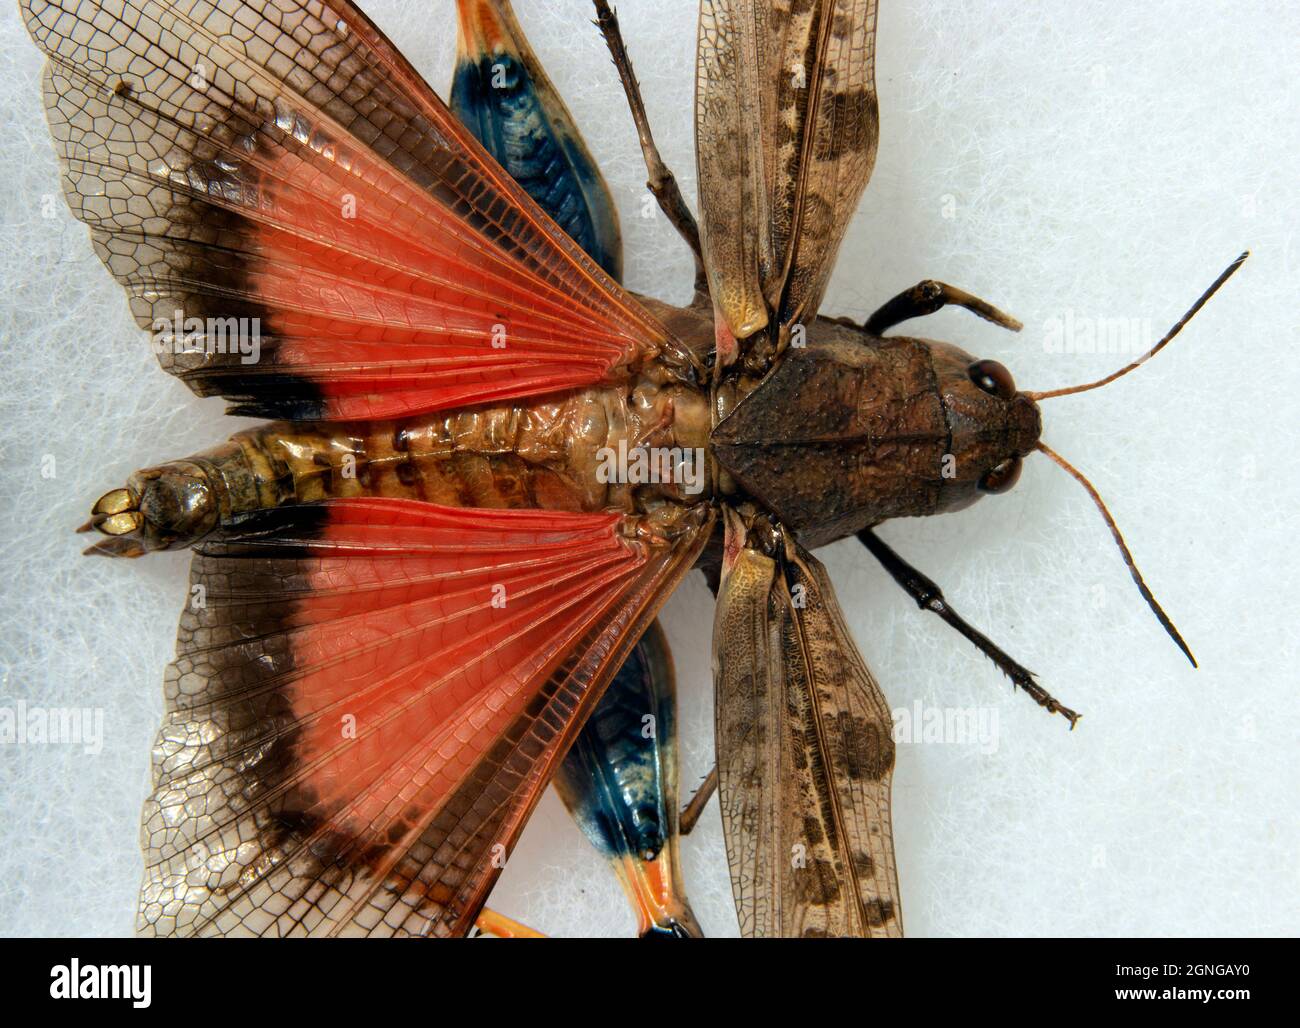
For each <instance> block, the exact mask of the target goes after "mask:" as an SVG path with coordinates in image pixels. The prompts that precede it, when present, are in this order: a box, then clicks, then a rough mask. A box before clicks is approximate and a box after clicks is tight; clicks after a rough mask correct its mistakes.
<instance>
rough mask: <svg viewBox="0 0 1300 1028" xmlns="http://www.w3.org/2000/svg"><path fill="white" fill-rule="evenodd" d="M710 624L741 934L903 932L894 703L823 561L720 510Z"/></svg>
mask: <svg viewBox="0 0 1300 1028" xmlns="http://www.w3.org/2000/svg"><path fill="white" fill-rule="evenodd" d="M727 516H728V523H727V549H726V556H725V558H724V563H723V575H722V585H721V588H720V591H719V593H718V608H717V613H716V619H715V621H714V635H713V645H714V703H715V707H716V718H717V751H718V788H719V795H720V801H721V809H722V824H723V831H724V834H725V836H726V841H727V856H728V859H729V861H730V864H731V881H732V890H733V892H734V894H735V900H736V909H737V912H738V914H739V916H740V927H741V932H742V933H743V934H744V935H746V936H755V937H761V936H783V937H790V936H873V937H874V936H899V935H901V934H902V920H901V916H902V915H901V912H900V907H899V896H898V876H897V871H896V869H895V865H894V851H893V839H892V834H891V829H890V820H889V787H890V777H891V774H892V770H893V765H894V743H893V738H892V734H891V720H890V715H889V710H888V707H887V706H886V704H885V699H884V696H883V695H882V694H881V692H880V688H879V686H877V685H876V682H875V680H874V679H873V678H872V677H871V673H870V672H869V671H868V670H867V668H866V665H865V664H863V662H862V658H861V657H860V656H859V654H858V652H857V648H856V647H855V646H854V644H853V640H852V638H851V637H850V636H849V633H848V629H847V627H846V626H845V624H844V618H843V615H842V614H841V613H840V611H839V607H838V605H837V604H836V602H835V597H834V594H833V592H832V588H831V583H830V580H829V578H828V577H827V576H826V572H825V570H824V569H823V568H822V565H821V564H820V563H819V562H818V561H817V560H816V559H815V558H813V557H812V556H810V555H809V554H808V553H807V552H806V551H805V550H804V549H803V548H802V547H800V546H798V545H797V544H795V543H792V542H787V546H786V550H785V552H784V554H783V555H781V556H779V557H777V558H773V557H769V556H767V555H765V554H764V553H763V552H761V551H760V550H759V549H756V548H753V547H751V546H749V545H747V543H746V540H745V528H744V526H743V525H742V524H740V521H739V518H737V517H736V515H735V514H733V513H731V512H728V515H727Z"/></svg>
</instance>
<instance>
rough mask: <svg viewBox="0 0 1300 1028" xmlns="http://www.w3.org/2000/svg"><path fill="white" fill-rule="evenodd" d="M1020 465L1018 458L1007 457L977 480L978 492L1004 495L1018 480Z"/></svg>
mask: <svg viewBox="0 0 1300 1028" xmlns="http://www.w3.org/2000/svg"><path fill="white" fill-rule="evenodd" d="M1022 463H1023V462H1022V461H1021V459H1020V458H1019V457H1008V458H1007V459H1006V460H1004V461H1003V462H1002V463H1001V464H999V465H998V466H997V467H995V468H994V469H993V470H992V471H989V472H988V473H987V474H985V476H984V477H983V478H981V479H980V480H979V490H980V492H982V493H993V494H995V495H996V494H997V493H1005V492H1006V491H1007V490H1008V489H1010V488H1011V487H1012V486H1013V485H1015V484H1016V483H1017V482H1018V481H1019V480H1020V466H1021V464H1022Z"/></svg>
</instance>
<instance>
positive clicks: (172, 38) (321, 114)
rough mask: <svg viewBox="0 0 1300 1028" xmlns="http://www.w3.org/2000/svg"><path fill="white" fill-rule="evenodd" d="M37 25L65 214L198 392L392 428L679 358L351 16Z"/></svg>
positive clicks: (137, 17) (251, 3) (103, 7)
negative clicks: (438, 412)
mask: <svg viewBox="0 0 1300 1028" xmlns="http://www.w3.org/2000/svg"><path fill="white" fill-rule="evenodd" d="M22 8H23V13H24V15H25V18H26V21H27V26H28V29H29V31H30V32H31V34H32V36H33V38H34V39H35V40H36V42H37V43H38V44H39V45H40V46H41V47H42V48H43V49H44V50H45V51H46V52H47V53H48V54H49V55H50V57H51V63H50V66H49V69H48V73H47V78H46V106H47V108H48V118H49V122H50V129H51V132H52V134H53V136H54V138H55V141H56V145H57V148H58V149H59V151H60V154H61V156H62V157H63V159H64V162H65V176H64V184H65V191H66V193H67V196H68V199H69V202H70V204H71V205H72V209H73V212H74V214H76V216H77V217H78V218H80V219H81V220H82V221H85V222H86V223H87V224H88V225H89V226H90V228H91V234H92V239H93V242H94V246H95V249H96V251H97V252H98V254H99V256H100V257H101V258H102V259H103V261H104V263H105V264H106V265H107V266H108V268H109V270H110V271H111V272H112V273H113V274H114V276H115V277H116V278H117V279H118V280H119V281H120V282H121V283H122V284H123V285H124V286H125V287H126V290H127V292H128V293H129V295H130V300H131V307H132V311H133V313H134V314H135V316H136V319H137V321H138V322H139V323H140V324H141V325H142V326H143V327H146V328H149V329H150V330H151V331H152V332H153V334H154V343H155V348H156V349H157V350H158V352H159V358H160V360H161V362H162V364H163V366H164V367H165V368H166V369H167V370H168V371H170V372H172V373H173V374H176V375H178V376H180V377H181V378H182V379H184V380H185V381H186V382H187V383H188V384H189V385H190V386H191V388H193V389H194V390H195V391H196V392H198V393H199V394H200V395H211V394H220V395H223V396H226V397H227V398H228V399H230V400H232V401H234V408H233V409H234V410H235V411H237V412H239V413H246V414H256V415H264V416H268V417H291V418H372V417H395V416H400V415H403V414H410V413H415V412H420V411H427V410H434V409H442V408H448V407H455V406H460V405H465V404H470V403H480V402H489V401H498V400H502V399H508V398H511V397H516V396H524V395H531V394H536V393H541V392H548V391H554V390H558V389H565V388H572V387H575V386H579V385H585V384H590V383H594V382H597V381H601V380H608V379H610V378H617V377H618V376H619V375H620V374H622V373H624V372H625V371H626V366H627V365H628V364H630V363H635V362H637V361H639V360H642V359H645V358H648V357H651V356H654V355H655V354H656V353H658V352H660V351H661V350H664V349H667V350H669V351H672V352H677V344H676V342H675V341H674V340H671V339H670V338H669V336H668V334H667V333H666V331H665V330H664V329H663V328H662V326H660V325H659V324H658V323H657V322H656V321H655V319H653V318H652V317H651V316H650V315H649V314H647V313H646V312H645V311H644V309H642V308H641V307H640V306H639V305H638V304H637V303H636V302H635V301H634V300H632V299H631V298H630V297H629V296H628V295H627V294H626V293H624V292H623V291H622V290H621V289H620V288H619V287H618V286H617V285H616V284H615V283H614V282H612V281H611V280H610V279H609V277H608V276H607V275H605V274H604V272H602V271H601V269H600V268H599V267H598V266H597V265H596V264H595V263H594V262H593V261H592V260H591V259H590V258H589V257H588V256H587V255H586V254H585V253H583V252H582V250H581V249H580V247H578V246H577V245H576V244H575V243H574V242H573V241H572V240H570V239H569V238H568V237H567V236H566V235H565V234H564V233H563V232H562V231H560V230H559V229H558V228H557V227H556V226H555V224H554V223H553V222H552V221H551V220H550V218H549V217H547V216H546V215H545V214H544V213H543V212H542V211H541V210H540V208H538V207H537V205H536V204H535V203H534V202H533V201H532V200H531V199H530V198H529V197H528V195H527V194H526V193H525V192H524V191H523V190H522V189H521V188H520V187H519V186H518V185H517V184H516V183H515V182H514V181H513V180H511V178H510V177H509V176H508V175H507V174H505V173H504V172H503V171H502V170H501V169H500V168H499V167H498V166H497V165H496V163H495V162H494V161H493V160H492V159H491V158H490V157H489V156H488V155H487V154H486V153H485V152H484V151H483V149H482V147H481V146H479V144H478V143H477V141H476V140H475V139H474V138H473V137H472V135H471V134H470V133H469V132H468V131H466V129H465V128H464V127H463V126H461V125H460V124H459V123H458V122H457V121H456V119H455V118H454V117H453V116H452V115H451V113H450V112H449V111H448V110H447V108H446V107H445V106H444V105H443V104H442V102H441V101H440V100H439V99H438V98H437V97H436V96H435V95H434V94H433V92H432V91H431V90H430V89H429V88H428V86H426V85H425V84H424V82H423V81H422V80H421V79H420V77H419V76H418V75H417V74H416V73H415V72H414V71H413V70H412V68H411V67H410V65H409V64H408V63H407V62H406V61H405V60H404V59H403V58H402V57H401V56H400V55H399V54H398V53H397V51H396V50H395V49H394V48H393V47H392V45H391V44H390V43H388V41H387V40H386V39H385V38H384V37H383V35H382V34H381V33H380V32H379V31H378V30H377V29H376V28H375V27H374V26H373V25H372V24H371V23H370V22H369V21H368V20H367V19H366V18H365V16H364V15H362V14H361V13H360V12H359V11H358V10H357V9H356V8H355V7H354V6H353V5H352V4H350V3H348V2H346V0H247V2H244V0H220V2H218V3H213V2H211V0H179V2H161V0H22ZM250 338H251V340H252V341H251V342H250ZM254 344H255V345H254Z"/></svg>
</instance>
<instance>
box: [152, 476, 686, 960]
mask: <svg viewBox="0 0 1300 1028" xmlns="http://www.w3.org/2000/svg"><path fill="white" fill-rule="evenodd" d="M709 528H710V518H709V516H708V515H707V514H706V512H705V510H704V509H703V508H701V509H699V510H697V511H694V512H683V513H682V514H681V515H680V517H679V519H678V520H677V522H675V523H671V524H659V525H657V526H656V527H655V529H654V530H653V531H650V530H648V529H647V526H646V525H645V524H644V522H643V521H642V520H641V519H637V518H632V517H625V516H622V515H618V514H568V513H557V512H549V511H504V510H503V511H492V510H471V509H458V508H450V507H440V506H437V505H434V504H427V503H419V502H416V501H408V500H393V499H366V500H360V499H358V500H336V501H328V502H325V503H319V504H307V505H303V506H296V507H284V508H279V509H276V510H271V511H266V512H263V513H261V514H258V515H255V516H252V517H249V518H247V519H246V520H245V521H244V522H243V523H242V524H241V525H240V526H239V528H238V529H237V530H233V531H231V532H230V533H228V534H227V535H225V536H224V537H223V538H221V539H219V540H217V541H214V542H209V543H204V544H203V545H202V546H201V547H200V548H199V551H198V552H197V553H196V555H195V558H194V563H193V569H192V574H191V602H190V603H189V605H188V606H187V608H186V610H185V612H184V614H183V616H182V619H181V625H180V630H179V635H178V641H177V657H176V662H175V663H174V664H173V665H172V667H171V668H170V670H169V672H168V675H167V683H166V716H165V719H164V722H163V727H162V730H161V732H160V733H159V736H158V741H157V744H156V746H155V750H154V791H153V794H152V796H151V797H150V799H149V800H148V802H147V803H146V806H145V811H144V823H143V828H142V840H143V843H144V847H145V851H146V873H145V882H144V886H143V890H142V894H141V901H140V918H139V927H140V929H141V931H143V932H146V933H149V934H162V935H173V934H175V935H231V934H251V935H279V936H291V935H306V934H313V935H457V934H464V933H465V932H467V931H468V930H469V928H470V927H471V926H472V925H473V923H474V919H475V917H476V915H477V914H478V912H479V909H480V907H481V906H482V903H483V901H484V899H485V898H486V896H487V893H488V891H489V890H490V888H491V886H492V883H493V882H494V881H495V879H496V876H497V875H498V874H499V872H500V869H501V867H502V866H503V864H504V861H505V858H506V856H507V855H508V853H509V851H510V849H511V847H512V846H513V844H514V841H515V838H516V837H517V835H518V833H519V831H520V830H521V829H522V827H523V824H524V823H525V821H526V819H527V817H528V815H529V813H530V812H531V810H532V808H533V806H534V805H535V803H536V802H537V800H538V798H539V796H540V794H541V792H542V790H543V789H544V787H545V785H546V783H547V781H548V780H549V778H550V775H551V774H552V772H553V771H554V769H555V766H556V764H557V763H558V761H559V760H560V758H561V757H562V756H563V754H564V751H565V749H566V748H567V747H568V746H569V745H570V743H571V742H572V741H573V737H574V735H575V734H576V732H577V731H578V729H579V728H580V726H581V725H582V723H583V721H584V719H585V718H586V717H587V715H588V714H589V712H590V710H591V708H592V706H593V704H595V702H596V701H597V700H598V699H599V697H600V693H601V691H602V690H603V689H604V687H605V685H606V684H607V682H608V681H609V678H610V676H611V675H612V674H613V673H614V671H615V670H616V669H617V668H618V666H619V664H620V662H621V661H622V660H623V659H624V658H625V657H626V656H627V654H628V651H629V650H630V649H631V647H632V646H633V644H634V643H635V642H636V640H637V639H638V638H639V636H640V635H641V633H642V632H643V631H644V629H645V628H646V626H647V625H648V624H649V623H650V621H651V619H652V618H653V617H654V615H655V613H656V611H657V609H658V607H659V605H660V604H661V603H662V601H663V600H664V599H665V598H666V597H667V596H668V594H669V593H670V592H671V591H672V588H673V587H674V585H675V584H676V583H677V581H678V580H679V579H680V578H681V577H682V576H683V575H684V574H685V573H686V571H687V570H689V568H690V567H691V565H692V564H693V562H694V560H695V557H696V555H697V553H698V551H699V549H700V547H701V546H702V544H703V542H704V540H705V539H706V538H707V536H708V532H709Z"/></svg>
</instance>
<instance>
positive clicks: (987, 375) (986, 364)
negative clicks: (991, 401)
mask: <svg viewBox="0 0 1300 1028" xmlns="http://www.w3.org/2000/svg"><path fill="white" fill-rule="evenodd" d="M966 373H967V374H968V375H970V380H971V381H972V382H974V383H975V384H976V385H977V386H979V387H980V388H981V389H983V390H984V391H985V392H986V393H989V394H990V395H992V396H996V397H997V398H998V399H999V400H1010V399H1011V398H1012V397H1013V396H1015V395H1016V383H1015V381H1014V379H1012V377H1011V372H1009V371H1008V370H1007V369H1006V368H1004V367H1003V366H1002V365H1001V364H999V363H998V362H997V361H976V362H975V363H974V364H972V365H971V366H970V367H969V368H967V369H966Z"/></svg>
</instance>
